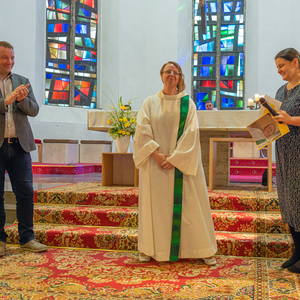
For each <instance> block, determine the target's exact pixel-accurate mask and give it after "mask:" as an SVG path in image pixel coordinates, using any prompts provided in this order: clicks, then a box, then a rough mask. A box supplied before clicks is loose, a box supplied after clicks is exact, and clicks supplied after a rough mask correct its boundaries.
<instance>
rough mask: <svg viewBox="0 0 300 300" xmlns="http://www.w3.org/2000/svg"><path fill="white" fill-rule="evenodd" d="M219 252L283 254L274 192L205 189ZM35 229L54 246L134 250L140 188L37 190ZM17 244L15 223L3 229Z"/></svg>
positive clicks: (284, 239)
mask: <svg viewBox="0 0 300 300" xmlns="http://www.w3.org/2000/svg"><path fill="white" fill-rule="evenodd" d="M209 198H210V204H211V208H212V216H213V220H214V224H215V229H216V236H217V241H218V253H217V254H219V255H231V256H243V257H245V256H246V257H268V258H287V257H289V256H290V255H291V252H292V250H293V249H292V246H291V237H290V235H289V231H288V227H287V225H286V224H283V223H282V221H281V216H280V213H279V207H278V199H277V193H276V191H274V192H271V193H268V192H264V191H262V190H252V191H242V190H218V191H210V192H209ZM35 202H36V205H35V213H34V221H35V232H36V237H37V238H38V239H39V240H40V241H41V242H43V243H45V244H47V245H49V246H53V247H75V248H90V249H106V250H119V251H124V250H125V251H128V250H129V251H130V250H131V251H136V250H137V241H138V231H137V226H138V209H137V206H138V188H132V187H102V186H101V184H100V183H99V182H85V183H78V184H71V185H66V186H60V187H55V188H50V189H45V190H40V191H37V192H36V194H35ZM6 232H7V234H8V236H9V239H8V242H9V243H12V244H17V243H18V232H17V225H13V226H10V227H8V228H6Z"/></svg>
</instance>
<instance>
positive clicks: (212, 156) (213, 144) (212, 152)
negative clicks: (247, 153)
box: [208, 137, 272, 192]
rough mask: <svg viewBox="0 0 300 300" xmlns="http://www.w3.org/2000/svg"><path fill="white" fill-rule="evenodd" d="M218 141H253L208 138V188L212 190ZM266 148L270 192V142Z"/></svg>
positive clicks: (269, 190) (246, 140) (251, 140)
mask: <svg viewBox="0 0 300 300" xmlns="http://www.w3.org/2000/svg"><path fill="white" fill-rule="evenodd" d="M218 142H240V143H249V142H252V143H254V140H253V139H252V138H230V137H229V138H210V140H209V184H208V189H209V190H210V191H212V190H213V189H214V187H215V180H216V169H217V168H216V167H217V143H218ZM267 149H268V192H272V144H269V145H267Z"/></svg>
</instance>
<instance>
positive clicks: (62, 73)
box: [45, 0, 98, 108]
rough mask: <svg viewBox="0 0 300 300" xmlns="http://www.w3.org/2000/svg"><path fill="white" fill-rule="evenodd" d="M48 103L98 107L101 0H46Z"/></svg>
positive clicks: (46, 97)
mask: <svg viewBox="0 0 300 300" xmlns="http://www.w3.org/2000/svg"><path fill="white" fill-rule="evenodd" d="M46 8H47V26H46V30H47V33H46V34H47V45H46V49H47V50H46V90H45V104H48V105H59V106H77V107H86V108H96V98H97V97H96V95H97V24H98V0H62V1H59V0H46Z"/></svg>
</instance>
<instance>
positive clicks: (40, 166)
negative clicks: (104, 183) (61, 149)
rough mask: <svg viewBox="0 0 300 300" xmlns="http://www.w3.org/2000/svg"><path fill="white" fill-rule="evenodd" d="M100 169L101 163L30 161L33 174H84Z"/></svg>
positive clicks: (99, 170)
mask: <svg viewBox="0 0 300 300" xmlns="http://www.w3.org/2000/svg"><path fill="white" fill-rule="evenodd" d="M101 171H102V164H82V163H77V164H48V163H37V162H33V163H32V173H33V174H56V175H61V174H65V175H66V174H68V175H75V174H86V173H95V172H101Z"/></svg>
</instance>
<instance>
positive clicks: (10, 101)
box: [5, 90, 18, 106]
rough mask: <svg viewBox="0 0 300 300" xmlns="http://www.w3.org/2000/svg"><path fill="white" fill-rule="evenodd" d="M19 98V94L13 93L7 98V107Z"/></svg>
mask: <svg viewBox="0 0 300 300" xmlns="http://www.w3.org/2000/svg"><path fill="white" fill-rule="evenodd" d="M17 96H18V92H16V90H14V91H13V92H11V93H10V95H9V96H8V97H6V98H5V105H6V106H7V105H10V104H12V103H13V102H14V101H15V100H16V98H17Z"/></svg>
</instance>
